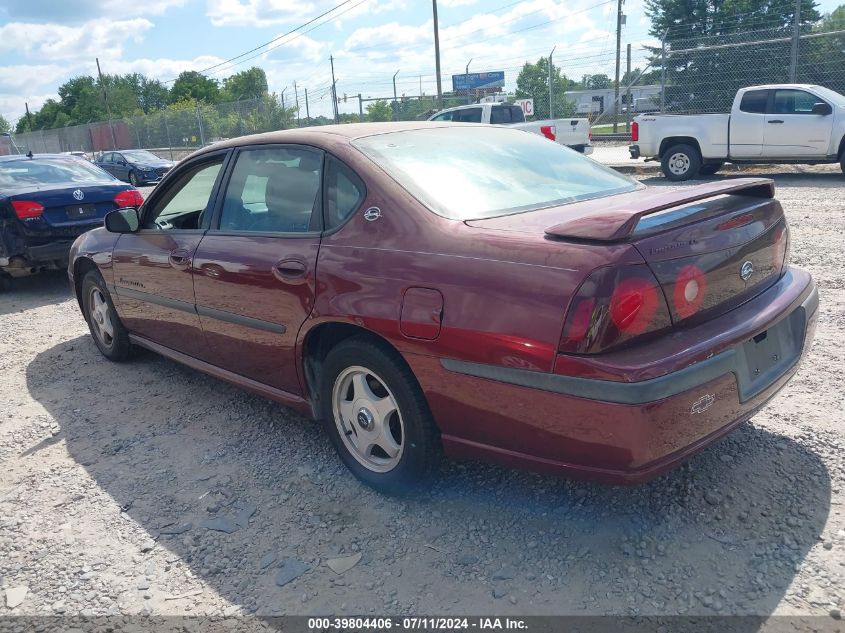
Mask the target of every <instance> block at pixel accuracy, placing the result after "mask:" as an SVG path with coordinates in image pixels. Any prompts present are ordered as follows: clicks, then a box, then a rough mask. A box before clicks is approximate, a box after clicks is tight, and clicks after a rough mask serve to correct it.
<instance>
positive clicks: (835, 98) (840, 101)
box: [813, 86, 845, 106]
mask: <svg viewBox="0 0 845 633" xmlns="http://www.w3.org/2000/svg"><path fill="white" fill-rule="evenodd" d="M813 89H814V90H815V91H816V92H818V93H819V96H820V97H823V98H825V99H827V100H828V101H830V102H831V103H833V105H837V106H845V96H843V95H841V94H839V93H838V92H834V91H833V90H831V89H830V88H825V87H824V86H813Z"/></svg>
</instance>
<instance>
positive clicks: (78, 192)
mask: <svg viewBox="0 0 845 633" xmlns="http://www.w3.org/2000/svg"><path fill="white" fill-rule="evenodd" d="M84 197H85V194H84V193H82V189H77V190H76V191H74V192H73V199H74V200H82V198H84Z"/></svg>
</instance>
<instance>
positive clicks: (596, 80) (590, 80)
mask: <svg viewBox="0 0 845 633" xmlns="http://www.w3.org/2000/svg"><path fill="white" fill-rule="evenodd" d="M606 88H613V80H612V79H611V78H610V77H608V76H607V75H604V74H601V75H584V89H586V90H604V89H606Z"/></svg>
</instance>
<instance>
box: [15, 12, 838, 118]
mask: <svg viewBox="0 0 845 633" xmlns="http://www.w3.org/2000/svg"><path fill="white" fill-rule="evenodd" d="M341 2H342V0H141V1H137V0H136V1H132V0H130V1H128V2H127V0H74V1H73V2H69V1H68V0H4V1H3V3H2V6H0V114H2V115H3V116H5V117H6V118H7V119H8V120H9V121H11V122H13V123H14V122H15V121H17V119H18V118H19V117H20V116H21V115H22V114H23V112H24V102H28V103H29V106H30V108H31V109H37V108H38V107H40V105H41V104H42V103H43V102H44V101H45V100H46V99H47V98H49V97H56V89H57V88H58V86H59V85H60V84H62V83H63V82H64V81H66V80H67V79H69V78H70V77H73V76H75V75H80V74H96V66H95V62H94V59H95V57H99V59H100V64H101V65H102V67H103V71H104V72H110V73H126V72H141V73H144V74H146V75H149V76H152V77H156V78H158V79H161V80H163V81H167V80H172V79H173V78H175V77H176V76H177V75H178V74H179V72H181V71H182V70H203V69H205V68H208V67H210V66H213V65H215V64H219V63H220V62H223V61H224V60H226V59H228V58H231V57H234V56H236V55H240V54H241V53H244V52H245V51H247V50H249V49H251V48H253V47H256V46H258V45H260V44H263V43H264V42H267V41H269V40H272V39H274V38H277V37H278V36H280V35H282V34H284V33H286V32H288V31H290V30H291V29H293V28H295V27H297V26H299V25H301V24H303V23H305V22H307V21H308V20H310V19H311V18H313V17H315V16H317V15H319V14H321V13H323V12H325V11H328V10H329V9H331V8H333V7H335V6H337V5H338V4H340V3H341ZM818 4H819V9H820V10H821V11H822V12H826V11H831V10H833V9H834V8H835V7H836V6H837V5H838V2H837V1H836V0H822V1H821V2H819V3H818ZM615 6H616V3H615V0H524V1H517V2H514V1H513V0H439V1H438V9H439V22H440V40H441V65H442V75H443V89H444V90H447V89H449V88H450V87H451V75H452V74H457V73H462V72H464V68H465V66H466V64H467V62H468V61H469V60H470V58H472V59H473V61H472V64H471V66H470V72H473V71H475V72H481V71H490V70H504V71H505V74H506V80H507V84H508V87H513V85H514V84H515V81H516V76H517V74H518V71H519V68H520V67H521V65H522V63H523V62H524V61H526V60H531V61H536V60H537V58H539V57H540V56H545V55H548V53H549V51H550V50H551V49H552V47H554V46H556V47H557V50H556V52H555V58H554V59H555V64H556V65H559V66H561V68H562V70H563V72H564V73H565V74H567V75H569V76H570V77H575V78H580V77H581V75H583V74H585V73H597V72H603V73H606V74H608V75H611V76H612V75H613V72H614V45H615V33H614V29H615ZM624 11H625V13H626V14H627V16H628V17H627V24H626V26H625V27H624V30H623V36H622V42H623V47H624V45H625V44H627V43H629V42H630V43H631V44H632V46H633V50H634V53H633V57H634V66H637V65H642V64H643V61H642V60H643V59H644V58H645V53H644V51H643V50H642V46H643V44H646V43H653V40H652V39H651V38H650V37H649V34H648V30H649V23H648V20H647V18H646V17H645V15H644V12H643V0H626V2H625V8H624ZM431 19H432V16H431V1H430V0H349V2H347V3H346V4H344V5H343V6H342V7H340V8H339V9H338V10H337V11H335V12H333V13H331V14H329V16H327V17H326V18H323V19H321V20H319V21H318V22H316V23H314V24H312V25H311V26H309V27H306V29H304V30H303V31H298V32H297V33H295V34H294V35H291V36H288V37H284V38H281V39H280V40H278V41H277V42H276V43H275V44H273V45H272V48H271V47H267V48H265V49H262V50H261V51H258V52H257V53H253V54H251V55H249V56H247V57H252V56H253V55H256V54H257V56H256V57H255V58H254V59H242V60H238V61H239V62H241V63H231V64H225V65H223V66H220V67H219V68H217V69H215V70H213V71H210V72H208V73H207V74H209V76H212V77H216V78H222V77H224V76H226V75H229V74H232V73H234V72H237V71H239V70H243V69H246V68H249V67H250V66H252V65H257V66H260V67H262V68H264V69H265V70H266V71H267V76H268V80H269V82H270V89H271V90H272V91H275V92H277V93H281V91H282V89H285V88H286V91H285V99H286V100H287V99H291V98H292V97H293V84H294V82H296V84H297V88H298V89H299V97H300V105H301V106H302V108H303V115H304V99H303V96H304V95H303V89H304V88H306V87H307V88H308V92H309V101H310V105H311V115H312V116H314V115H316V114H329V113H330V111H331V104H330V100H329V98H328V91H327V88H328V86H329V84H330V82H331V69H330V66H329V55H333V56H334V57H335V74H336V76H337V78H338V94H339V95H340V96H341V97H342V96H343V94H344V93H346V94H348V95H353V94H355V95H357V94H358V93H359V92H361V93H363V95H364V96H365V97H379V96H383V97H388V96H391V95H392V93H393V87H392V76H393V73H395V72H396V71H397V70H398V71H399V75H398V76H397V88H398V92H399V94H414V95H416V94H419V91H420V86H422V90H423V92H424V93H426V94H432V93H435V92H436V88H435V77H434V54H433V36H432V23H431ZM306 31H307V32H306ZM341 110H342V111H350V112H351V111H356V110H357V100H353V99H350V100H348V102H347V103H346V104H341Z"/></svg>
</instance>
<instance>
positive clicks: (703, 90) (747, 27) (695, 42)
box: [645, 0, 820, 112]
mask: <svg viewBox="0 0 845 633" xmlns="http://www.w3.org/2000/svg"><path fill="white" fill-rule="evenodd" d="M800 2H801V22H802V25H805V26H809V25H812V24H814V23H815V22H817V21H818V20H819V18H820V16H819V13H818V11H817V10H816V4H815V0H800ZM795 4H796V3H795V0H757V1H755V2H749V1H748V0H646V2H645V9H646V14H647V15H648V17H649V18H650V19H651V34H652V35H653V36H655V37H657V38H663V39H664V41H665V43H666V47H667V50H668V54H667V56H666V78H667V86H666V95H665V98H666V104H667V109H669V110H674V111H698V112H702V111H703V112H708V111H709V112H713V111H721V110H726V109H728V108H730V105H731V102H732V100H733V97H734V94H735V93H736V91H737V89H739V88H741V87H744V86H749V85H754V84H765V83H778V82H785V81H788V79H789V55H790V43H789V41H788V39H785V38H788V37H789V36H790V35H791V34H792V29H793V23H794V12H795ZM779 39H782V40H785V41H772V40H779ZM753 41H757V42H759V43H757V44H754V45H745V46H730V45H731V44H739V43H747V42H753ZM652 52H653V54H654V58H653V63H654V66H655V68H660V60H661V52H660V49H652Z"/></svg>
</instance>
